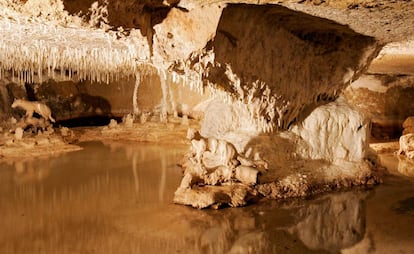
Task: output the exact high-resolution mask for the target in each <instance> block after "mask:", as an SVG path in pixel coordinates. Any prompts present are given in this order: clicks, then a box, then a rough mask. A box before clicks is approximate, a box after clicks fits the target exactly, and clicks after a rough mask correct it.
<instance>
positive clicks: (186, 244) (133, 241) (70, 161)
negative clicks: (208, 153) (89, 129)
mask: <svg viewBox="0 0 414 254" xmlns="http://www.w3.org/2000/svg"><path fill="white" fill-rule="evenodd" d="M81 146H82V147H83V150H81V151H74V152H70V153H65V154H63V155H60V156H59V157H54V158H49V159H38V160H24V161H22V160H20V161H16V162H14V163H0V218H1V219H0V253H62V254H63V253H102V254H106V253H414V242H413V241H412V236H413V233H414V178H409V177H406V176H399V175H395V174H393V175H389V176H386V178H385V179H384V183H383V184H381V185H379V186H376V187H375V188H371V189H354V190H352V191H347V192H334V193H329V194H325V195H318V196H315V197H312V198H310V199H306V200H305V199H289V200H285V201H269V200H262V201H260V202H259V203H256V204H253V205H250V206H247V207H243V208H235V209H231V208H229V209H221V210H209V209H205V210H197V209H193V208H190V207H186V206H181V205H175V204H173V203H172V199H173V195H174V191H175V190H176V188H177V186H178V185H179V184H180V181H181V177H182V174H181V169H180V168H179V167H178V166H177V164H176V163H177V162H178V161H180V159H181V158H182V156H183V154H184V153H185V152H186V150H187V149H188V146H185V145H183V146H168V145H153V144H148V143H138V144H137V143H135V144H128V143H126V142H115V141H107V142H84V143H81ZM387 156H388V157H387ZM384 158H385V159H387V161H388V163H387V165H392V164H393V163H394V165H395V163H398V160H397V159H396V158H395V157H393V156H391V155H386V156H385V157H384ZM393 160H394V161H393Z"/></svg>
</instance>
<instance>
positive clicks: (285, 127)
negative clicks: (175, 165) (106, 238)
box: [0, 0, 382, 208]
mask: <svg viewBox="0 0 414 254" xmlns="http://www.w3.org/2000/svg"><path fill="white" fill-rule="evenodd" d="M0 4H1V5H2V7H4V8H1V10H0V71H1V73H0V75H1V76H0V79H2V80H4V81H2V84H3V83H5V84H7V85H6V87H7V89H6V90H7V92H8V94H12V97H13V98H16V97H17V96H16V95H15V94H13V93H10V91H12V92H13V91H14V90H13V89H9V88H8V87H11V85H10V84H14V83H19V84H21V85H24V88H25V89H24V90H25V92H26V94H25V96H19V98H28V99H30V98H29V97H31V100H33V98H34V99H36V100H40V99H38V98H41V101H42V103H44V104H46V105H50V108H51V109H52V112H53V111H55V110H56V109H58V110H56V111H55V112H58V111H59V113H60V115H57V114H56V115H55V118H56V120H57V121H59V120H63V119H65V120H66V119H67V118H69V119H70V118H71V117H75V116H72V115H70V114H67V113H68V112H69V113H70V112H72V111H73V110H72V109H76V110H79V111H80V112H83V113H85V112H86V113H88V114H90V115H97V114H99V113H102V112H104V113H106V114H107V115H110V116H111V117H112V116H115V115H116V114H118V115H116V116H118V117H119V116H120V114H121V117H122V116H125V115H127V116H126V117H125V118H124V121H123V124H120V125H118V124H117V123H116V122H115V121H112V122H111V123H110V124H109V126H108V127H106V128H104V129H102V131H101V132H100V133H99V134H104V135H107V136H111V135H112V136H115V135H119V136H116V137H121V136H124V137H126V136H129V137H128V138H129V139H131V138H133V137H134V135H141V133H143V132H145V133H144V134H142V135H146V137H147V136H148V137H149V138H148V139H151V138H153V137H152V136H151V128H156V127H154V126H157V125H156V124H153V122H151V121H148V122H147V118H148V117H151V119H154V118H156V119H157V124H165V126H167V129H168V128H170V130H169V131H171V133H173V132H174V130H179V133H176V134H177V136H178V135H181V136H184V135H183V129H184V128H186V124H187V120H188V118H192V119H191V120H192V121H197V120H200V119H201V123H200V124H201V126H200V127H198V126H197V124H194V123H193V122H192V124H190V127H191V128H194V127H195V128H196V129H197V130H196V131H190V133H189V139H190V140H189V141H190V142H191V151H190V152H189V153H188V155H186V156H185V158H184V159H183V162H182V166H183V169H184V178H183V180H182V183H181V185H180V187H179V188H178V190H177V192H176V194H175V197H174V200H175V202H176V203H180V204H186V205H192V206H194V207H197V208H204V207H221V206H224V205H230V206H234V207H235V206H242V205H245V204H247V203H248V202H249V201H250V200H252V199H255V198H262V197H269V198H289V197H304V196H307V195H311V194H314V193H319V192H322V191H327V190H332V189H337V188H341V187H350V186H353V185H372V184H375V183H377V182H379V181H380V180H379V176H378V174H377V172H375V171H374V170H373V169H375V167H376V159H375V156H372V155H371V153H370V151H369V149H368V146H367V142H368V141H367V135H368V133H367V130H368V126H367V123H366V121H365V120H364V118H363V117H362V116H361V115H359V114H358V113H357V112H356V111H355V110H353V109H352V108H351V107H350V106H349V105H348V104H347V103H346V102H344V101H343V100H342V99H340V100H338V98H339V97H340V94H341V92H342V90H343V89H344V88H345V87H346V86H347V85H349V83H350V82H352V81H353V80H355V79H357V78H358V77H359V76H360V75H361V73H363V72H364V70H365V69H366V67H367V65H368V64H369V63H370V62H371V61H372V59H373V58H374V57H375V56H376V55H377V54H378V52H379V50H380V48H381V47H382V44H381V43H379V42H378V41H377V40H376V39H375V38H373V37H370V36H366V35H362V34H359V33H356V32H355V31H354V30H352V29H350V28H349V27H348V26H346V25H341V24H338V23H336V22H334V21H331V20H327V19H324V18H319V17H315V16H311V15H309V14H306V13H302V12H297V11H292V10H290V9H288V8H285V7H282V6H279V5H254V4H253V5H252V4H250V5H249V4H229V5H223V4H221V3H218V4H200V3H198V2H196V1H194V2H193V1H180V2H178V1H142V2H140V3H138V2H136V1H124V2H120V1H116V0H113V1H103V2H98V3H94V4H91V3H89V1H87V2H84V3H77V2H76V1H75V2H73V1H63V2H61V1H59V0H57V1H46V0H45V1H42V0H28V1H25V2H15V1H11V0H3V1H1V2H0ZM89 4H91V6H90V7H89ZM131 8H132V9H134V10H137V13H135V14H134V12H133V11H132V12H131ZM68 10H69V11H70V13H72V14H73V13H78V12H77V10H79V11H82V13H84V14H85V12H87V13H86V16H77V15H71V14H69V12H68ZM117 12H119V13H117ZM122 13H124V14H125V13H126V14H128V15H127V17H128V20H129V18H131V19H130V20H129V21H128V20H122V18H120V17H121V16H122V15H120V14H122ZM138 14H142V15H141V16H140V15H138ZM113 15H117V17H114V16H113ZM127 21H128V22H127ZM51 80H53V81H51ZM63 81H64V82H63ZM66 82H72V83H70V84H69V85H68V84H67V83H66ZM34 83H36V85H35V84H34ZM99 83H106V84H109V86H108V87H109V88H108V90H106V91H105V92H102V91H101V90H100V89H102V90H103V89H104V88H96V87H95V88H94V89H95V91H99V92H100V93H99V95H97V94H93V93H92V92H91V91H92V89H91V87H93V86H97V85H99ZM44 85H47V86H48V87H50V90H49V89H43V90H42V89H41V87H42V86H44ZM149 85H152V87H150V86H149ZM177 85H178V86H177ZM103 86H104V84H103ZM56 87H61V88H56ZM79 87H80V88H79ZM4 90H5V89H2V90H0V92H2V95H3V91H4ZM189 90H191V91H189ZM125 91H127V92H125ZM195 93H199V94H200V95H197V96H193V95H194V94H195ZM124 94H125V96H124ZM101 95H102V96H101ZM117 95H118V96H120V97H116V96H117ZM7 96H9V95H7ZM7 96H3V97H4V98H6V97H7ZM104 96H106V98H104ZM194 98H195V99H194ZM4 101H5V102H8V103H9V104H11V101H12V100H10V99H8V98H6V99H5V100H4ZM5 104H6V103H5ZM115 104H117V105H121V107H120V108H121V109H122V110H119V111H118V112H116V110H115V109H114V108H115V107H114V105H115ZM125 105H127V106H125ZM122 106H123V107H122ZM5 108H6V107H5ZM65 109H66V111H67V112H65ZM115 113H116V114H115ZM134 121H139V122H141V124H135V123H134ZM178 125H179V127H178ZM139 126H140V127H139ZM183 126H184V127H183ZM134 128H141V130H144V131H142V132H139V131H137V132H134V131H132V129H134ZM124 130H127V131H124ZM154 132H156V131H154ZM130 133H134V135H129V134H130ZM172 135H173V134H172ZM97 136H99V135H97ZM155 136H156V137H162V135H158V134H157V135H155ZM146 137H145V138H144V139H142V138H141V139H140V138H137V139H136V140H141V141H142V140H145V141H147V138H146ZM152 140H153V141H158V140H157V138H153V139H152Z"/></svg>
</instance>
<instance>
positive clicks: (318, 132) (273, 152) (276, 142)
mask: <svg viewBox="0 0 414 254" xmlns="http://www.w3.org/2000/svg"><path fill="white" fill-rule="evenodd" d="M210 113H211V112H210ZM214 114H215V115H219V114H220V112H218V111H214ZM214 114H213V115H214ZM222 120H223V119H222ZM204 121H205V120H204ZM203 124H205V123H203ZM219 124H221V125H220V126H223V125H222V123H219ZM201 129H203V125H202V127H201ZM368 131H369V126H368V124H367V122H366V121H365V120H364V118H363V117H362V116H361V115H360V114H359V113H358V112H357V111H355V110H353V109H352V108H351V107H350V106H349V105H348V104H347V103H346V102H345V101H344V100H343V99H342V98H341V99H340V100H338V101H336V102H332V103H329V104H326V105H324V106H321V107H318V108H317V109H315V110H314V111H313V112H312V113H311V114H310V115H309V116H308V117H307V118H306V119H305V120H304V121H303V122H301V123H298V124H296V125H294V126H293V127H292V128H291V129H290V130H286V131H279V132H277V133H273V134H261V135H256V136H252V135H251V134H250V135H249V133H247V132H244V133H243V132H240V130H232V131H231V132H228V133H226V135H225V136H224V137H225V138H227V139H229V138H231V139H232V142H233V144H237V145H236V146H235V145H233V144H232V143H229V142H227V141H225V140H223V139H217V138H214V137H213V135H212V134H211V133H210V137H208V138H207V137H205V136H204V137H203V135H202V134H201V135H200V134H199V133H198V132H196V131H194V130H193V131H190V132H189V134H188V137H189V138H191V144H192V147H191V149H190V151H189V152H188V154H187V155H186V156H185V157H184V159H183V162H182V167H183V170H184V177H183V180H182V182H181V185H180V187H179V188H178V189H177V191H176V192H175V197H174V202H176V203H179V204H186V205H191V206H193V207H196V208H206V207H212V208H219V207H222V206H231V207H236V206H243V205H246V204H247V203H249V202H254V201H255V200H258V199H260V198H263V197H265V198H271V199H281V198H292V197H306V196H309V195H313V194H316V193H321V192H325V191H330V190H335V189H341V188H349V187H352V186H360V185H363V186H372V185H375V184H377V183H379V182H381V175H382V173H383V172H381V170H379V169H378V168H377V167H378V161H377V157H376V154H375V153H374V152H373V151H371V150H370V149H369V147H368V140H367V137H368V135H369V134H368ZM216 134H217V136H219V135H220V133H216ZM222 137H223V136H222ZM224 137H223V138H224ZM237 140H239V141H240V142H237ZM246 140H248V141H247V142H246Z"/></svg>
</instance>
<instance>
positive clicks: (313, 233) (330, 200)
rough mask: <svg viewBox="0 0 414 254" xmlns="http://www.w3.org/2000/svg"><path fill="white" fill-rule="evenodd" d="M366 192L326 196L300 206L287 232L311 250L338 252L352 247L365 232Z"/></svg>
mask: <svg viewBox="0 0 414 254" xmlns="http://www.w3.org/2000/svg"><path fill="white" fill-rule="evenodd" d="M365 197H366V194H365V193H351V192H348V193H343V194H334V195H328V196H326V197H323V198H321V199H319V200H317V201H316V202H315V203H314V204H311V205H309V206H306V207H304V208H301V209H300V210H299V212H298V213H297V214H298V222H297V223H296V224H295V225H294V226H292V227H290V228H289V229H288V231H289V232H290V233H291V234H294V235H296V236H297V237H298V238H299V239H300V240H301V241H302V242H303V243H304V244H305V245H306V246H307V247H309V248H310V249H313V250H328V251H332V252H337V251H339V250H341V249H344V248H348V247H351V246H353V245H354V244H356V243H358V242H359V241H361V240H362V238H363V236H364V234H365V210H364V206H363V202H362V200H363V199H364V198H365Z"/></svg>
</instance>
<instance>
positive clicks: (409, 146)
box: [398, 133, 414, 159]
mask: <svg viewBox="0 0 414 254" xmlns="http://www.w3.org/2000/svg"><path fill="white" fill-rule="evenodd" d="M398 154H399V155H405V156H406V157H407V158H409V159H414V134H413V133H409V134H406V135H403V136H401V137H400V150H398Z"/></svg>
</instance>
